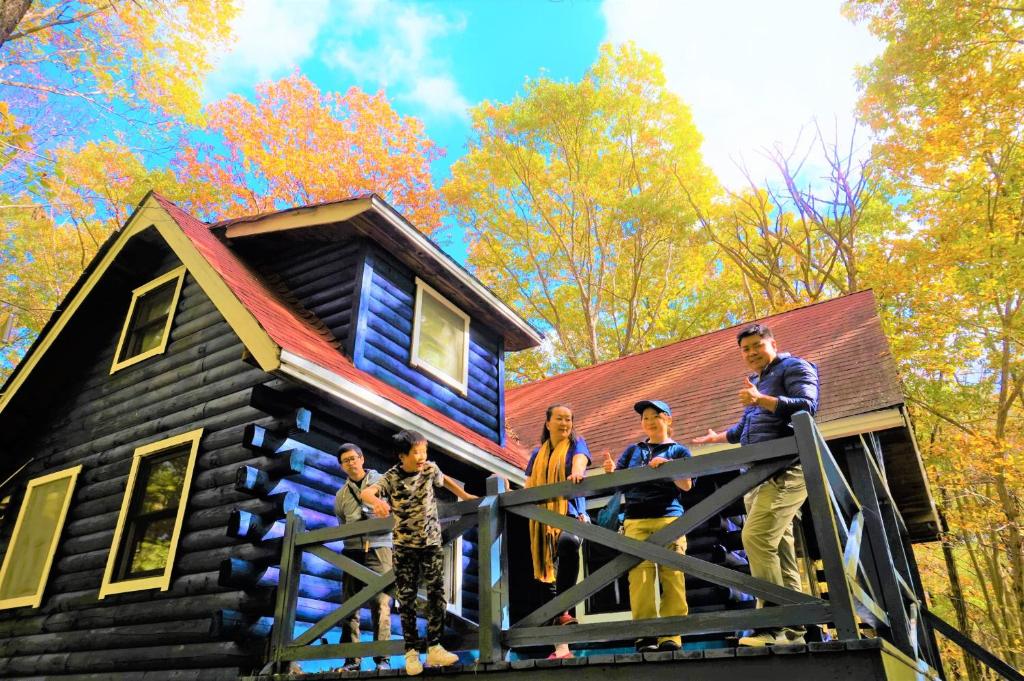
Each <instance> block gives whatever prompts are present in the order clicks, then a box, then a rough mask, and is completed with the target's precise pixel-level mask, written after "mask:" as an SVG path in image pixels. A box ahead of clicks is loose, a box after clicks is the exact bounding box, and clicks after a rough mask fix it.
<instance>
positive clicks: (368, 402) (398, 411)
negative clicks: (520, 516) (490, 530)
mask: <svg viewBox="0 0 1024 681" xmlns="http://www.w3.org/2000/svg"><path fill="white" fill-rule="evenodd" d="M278 372H279V373H281V374H283V375H285V376H289V377H290V378H294V379H295V380H297V381H299V382H301V383H303V384H305V385H308V386H310V387H313V388H316V389H318V390H320V391H322V392H325V393H327V394H329V395H331V396H332V397H335V398H336V399H337V400H338V401H339V402H341V403H342V404H344V405H345V406H346V407H349V408H351V409H354V410H356V411H358V412H360V413H363V414H366V415H367V416H370V417H373V418H375V419H378V420H380V421H384V422H386V423H390V424H391V425H393V426H394V427H395V429H396V430H402V429H410V430H417V431H419V432H421V433H423V434H424V435H425V436H426V437H427V439H428V440H429V441H430V442H431V443H432V444H436V445H437V446H438V447H440V448H441V449H443V450H444V451H446V452H448V453H449V454H451V455H452V456H454V457H455V458H456V459H459V460H460V461H464V462H465V463H468V464H471V465H473V466H475V467H477V468H483V469H485V470H489V471H491V472H492V473H495V474H497V475H502V476H504V477H506V478H508V480H509V482H513V483H515V484H517V485H523V484H525V483H526V474H525V473H524V472H523V471H522V470H520V469H519V468H517V467H516V466H514V465H513V464H511V463H509V462H508V461H505V460H503V459H499V458H498V457H496V456H494V455H493V454H490V453H489V452H486V451H484V450H482V449H480V448H479V447H476V446H474V445H471V444H470V443H468V442H466V441H465V440H463V439H462V438H459V437H456V436H455V435H452V434H451V433H449V432H448V431H447V430H445V429H444V428H441V427H440V426H437V425H435V424H433V423H431V422H430V421H428V420H426V419H425V418H423V417H422V416H419V415H418V414H414V413H412V412H411V411H409V410H408V409H406V408H405V407H401V406H399V405H397V404H395V403H394V402H392V401H391V400H388V399H387V398H385V397H381V396H380V395H378V394H377V393H375V392H373V391H372V390H370V389H369V388H366V387H364V386H361V385H359V384H357V383H353V382H352V381H350V380H348V379H347V378H344V377H342V376H339V375H338V374H336V373H334V372H333V371H330V370H329V369H325V368H323V367H322V366H320V365H319V364H316V363H315V362H310V361H309V360H307V359H305V358H303V357H299V356H298V355H295V354H293V353H291V352H288V351H287V350H282V351H281V366H280V368H279V369H278Z"/></svg>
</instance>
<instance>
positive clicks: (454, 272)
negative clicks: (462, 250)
mask: <svg viewBox="0 0 1024 681" xmlns="http://www.w3.org/2000/svg"><path fill="white" fill-rule="evenodd" d="M371 211H372V212H373V213H374V214H375V215H377V216H379V217H380V218H382V219H383V220H384V221H385V222H386V223H387V224H388V226H389V227H390V228H391V229H392V230H393V234H392V236H394V237H397V239H398V240H399V241H401V242H404V243H405V244H408V248H409V249H410V250H414V251H416V252H417V253H419V254H421V256H422V257H424V258H429V259H430V261H431V264H432V265H434V266H435V267H437V268H438V269H440V270H442V271H443V272H444V273H445V274H447V275H448V276H449V277H451V279H452V281H453V282H454V283H455V284H457V285H458V287H459V288H462V289H465V290H466V291H468V292H469V293H470V295H471V296H472V297H474V298H476V299H477V300H479V301H480V303H481V304H482V305H484V306H486V309H489V310H491V311H493V313H494V315H495V318H496V319H497V320H499V321H500V324H501V327H502V328H500V329H496V330H497V331H498V332H499V333H501V334H502V335H503V336H504V337H505V339H506V348H507V349H508V350H525V349H527V348H531V347H536V346H538V345H540V344H541V342H542V341H543V337H542V336H541V334H540V333H538V331H537V330H536V329H534V328H533V327H532V326H531V325H530V323H529V322H527V321H526V320H524V319H523V318H522V317H520V316H519V315H518V314H517V313H516V311H515V310H513V309H512V308H511V307H509V306H508V305H507V304H505V303H504V302H503V301H502V300H501V299H500V298H498V297H497V296H495V295H494V294H493V293H492V292H491V291H490V289H488V288H487V287H486V286H484V284H483V283H482V282H481V281H480V280H478V279H477V278H476V277H474V276H473V275H472V274H470V273H469V272H468V271H467V270H466V269H465V268H463V267H462V266H461V265H460V264H459V263H457V262H456V261H455V260H454V259H452V258H451V257H450V256H448V255H447V254H446V253H445V252H444V251H442V250H441V249H440V248H439V247H438V246H437V244H435V243H434V242H433V241H431V240H430V239H429V238H428V237H427V236H426V235H424V234H423V233H422V232H421V231H420V230H418V229H416V227H415V226H413V225H412V223H410V222H409V221H408V220H406V219H405V218H404V217H403V216H402V214H401V213H399V212H398V211H396V210H395V209H394V208H392V207H391V206H390V205H389V204H388V203H387V202H386V201H384V199H382V198H380V197H379V196H377V195H376V194H373V195H370V196H368V197H365V198H359V199H352V200H348V201H338V202H334V203H326V204H321V205H317V206H310V207H306V208H294V209H290V210H286V211H280V212H276V213H271V214H269V215H265V216H262V217H260V216H256V217H253V218H251V219H246V220H240V221H237V222H231V223H227V224H226V226H225V227H224V235H225V236H226V237H227V238H228V239H240V238H246V237H251V236H257V235H260V234H270V233H274V232H284V231H289V230H292V229H303V228H308V227H317V226H321V225H329V224H334V223H338V222H345V221H347V220H352V219H353V218H356V217H358V216H360V215H363V214H365V213H367V212H371ZM378 229H379V227H378Z"/></svg>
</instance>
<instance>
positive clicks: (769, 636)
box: [739, 631, 789, 648]
mask: <svg viewBox="0 0 1024 681" xmlns="http://www.w3.org/2000/svg"><path fill="white" fill-rule="evenodd" d="M780 643H783V644H784V643H789V639H788V638H786V637H785V636H776V635H775V634H773V633H771V632H770V631H762V632H761V633H759V634H754V635H753V636H743V637H741V638H740V640H739V644H740V645H741V646H747V647H749V648H764V647H765V646H773V645H776V644H780Z"/></svg>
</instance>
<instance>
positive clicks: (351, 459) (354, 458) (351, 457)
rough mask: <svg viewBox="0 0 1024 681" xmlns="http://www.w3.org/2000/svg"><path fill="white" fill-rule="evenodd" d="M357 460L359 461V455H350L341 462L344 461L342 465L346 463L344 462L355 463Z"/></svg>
mask: <svg viewBox="0 0 1024 681" xmlns="http://www.w3.org/2000/svg"><path fill="white" fill-rule="evenodd" d="M356 461H359V457H358V456H350V457H348V458H345V459H342V460H341V463H342V465H344V464H347V463H355V462H356Z"/></svg>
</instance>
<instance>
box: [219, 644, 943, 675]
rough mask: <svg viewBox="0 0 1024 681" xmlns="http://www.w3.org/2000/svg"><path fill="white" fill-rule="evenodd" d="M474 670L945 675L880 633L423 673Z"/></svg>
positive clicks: (437, 671) (434, 671)
mask: <svg viewBox="0 0 1024 681" xmlns="http://www.w3.org/2000/svg"><path fill="white" fill-rule="evenodd" d="M470 674H471V675H474V676H476V677H480V676H481V675H485V676H486V679H487V681H568V680H569V679H570V678H571V679H574V680H575V681H584V679H592V680H597V679H600V681H636V680H637V679H643V681H678V680H679V679H686V680H687V681H736V680H737V679H758V681H776V680H778V681H804V680H806V681H874V680H877V681H903V680H904V679H907V680H910V679H922V680H927V679H937V678H938V676H937V675H936V674H935V672H934V670H930V669H929V670H926V671H923V670H918V669H916V668H915V667H914V666H913V662H912V661H911V660H910V659H909V658H907V657H906V656H904V655H902V654H901V653H900V652H899V651H897V650H896V649H895V648H893V647H892V646H891V645H889V644H888V643H886V642H885V641H882V640H881V639H861V640H859V641H829V642H826V643H810V644H807V645H788V646H774V647H772V648H709V649H706V650H681V651H677V652H671V653H666V652H663V653H644V654H643V655H639V654H619V655H612V654H593V655H588V656H584V657H576V658H572V659H569V660H544V659H538V660H513V661H511V662H497V663H493V664H465V665H454V666H452V667H448V668H444V669H440V668H438V669H431V668H426V669H424V672H423V677H425V678H427V677H435V678H436V677H440V676H445V677H461V676H464V675H470ZM581 674H583V675H584V677H581V676H580V675H581ZM919 674H920V675H919ZM570 675H571V676H570ZM399 676H401V677H405V676H406V674H405V671H404V670H402V669H392V670H388V671H385V672H376V671H363V672H344V673H338V672H319V673H301V674H273V675H271V674H263V675H261V676H249V677H241V678H240V679H239V681H335V680H341V679H344V680H346V681H352V680H355V679H376V678H389V677H399Z"/></svg>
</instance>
